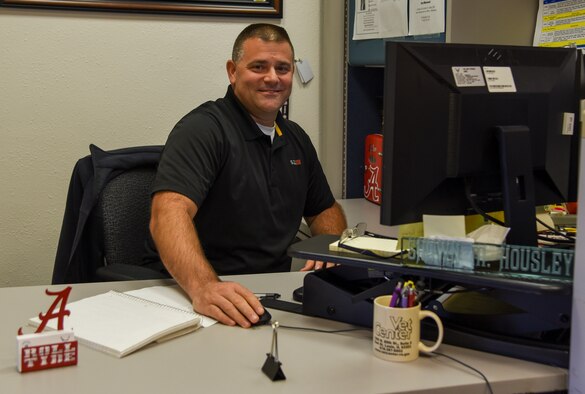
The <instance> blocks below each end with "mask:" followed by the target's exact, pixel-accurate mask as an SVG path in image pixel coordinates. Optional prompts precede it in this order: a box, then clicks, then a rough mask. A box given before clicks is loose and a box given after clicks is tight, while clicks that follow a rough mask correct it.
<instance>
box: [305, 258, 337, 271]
mask: <svg viewBox="0 0 585 394" xmlns="http://www.w3.org/2000/svg"><path fill="white" fill-rule="evenodd" d="M337 265H338V264H335V263H324V262H322V261H315V260H307V262H306V263H305V266H304V267H303V268H301V270H300V271H301V272H305V271H312V270H320V269H322V268H331V267H336V266H337Z"/></svg>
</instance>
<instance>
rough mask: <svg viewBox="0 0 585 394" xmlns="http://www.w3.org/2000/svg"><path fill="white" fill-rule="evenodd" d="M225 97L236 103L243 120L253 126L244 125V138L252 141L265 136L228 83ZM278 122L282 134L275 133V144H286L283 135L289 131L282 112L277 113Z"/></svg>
mask: <svg viewBox="0 0 585 394" xmlns="http://www.w3.org/2000/svg"><path fill="white" fill-rule="evenodd" d="M225 98H226V100H229V101H231V102H232V103H234V104H235V107H236V108H237V109H238V110H239V112H240V115H241V117H242V121H243V122H246V123H249V124H250V126H251V127H242V128H241V130H242V132H243V134H244V138H245V139H246V140H247V141H251V140H255V139H258V138H262V137H265V134H264V133H263V132H262V131H261V130H260V129H259V128H258V125H257V124H256V122H255V121H254V119H252V117H251V116H250V113H249V112H248V111H247V110H246V108H245V107H244V105H243V104H242V103H241V102H240V100H238V98H237V97H236V95H235V94H234V90H233V89H232V86H231V85H228V89H227V93H226V95H225ZM276 123H277V124H278V127H279V128H280V130H281V132H282V136H279V135H278V134H275V135H274V142H273V144H276V143H277V141H278V146H280V145H284V144H283V143H284V138H283V137H284V135H285V134H286V133H287V131H286V130H285V128H286V126H285V125H284V123H285V122H284V118H283V117H282V114H281V113H280V112H279V113H278V115H276Z"/></svg>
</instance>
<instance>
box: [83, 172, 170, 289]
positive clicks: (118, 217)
mask: <svg viewBox="0 0 585 394" xmlns="http://www.w3.org/2000/svg"><path fill="white" fill-rule="evenodd" d="M155 175H156V167H152V166H151V167H137V168H133V169H131V170H127V171H125V172H123V173H121V174H120V175H118V176H117V177H116V178H114V179H112V180H111V181H110V182H108V184H107V185H106V187H105V188H104V189H103V191H102V193H101V195H100V197H99V200H98V203H97V205H96V207H95V209H94V217H95V219H96V224H97V226H98V229H99V231H100V233H101V235H102V237H101V239H100V241H101V242H102V245H101V248H102V252H103V259H104V265H103V266H101V267H98V268H97V269H96V279H97V280H100V281H113V280H134V279H158V278H164V277H167V276H166V275H164V274H160V273H158V272H156V271H153V270H151V269H148V268H145V267H142V266H141V264H142V257H143V255H144V251H145V240H146V238H147V237H148V235H149V230H148V224H149V221H150V191H151V186H152V182H153V181H154V177H155Z"/></svg>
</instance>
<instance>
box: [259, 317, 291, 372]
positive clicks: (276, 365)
mask: <svg viewBox="0 0 585 394" xmlns="http://www.w3.org/2000/svg"><path fill="white" fill-rule="evenodd" d="M277 329H278V322H274V323H272V347H271V348H270V353H266V361H265V362H264V365H263V366H262V372H264V374H265V375H266V376H268V378H269V379H270V380H272V381H273V382H274V381H276V380H285V379H286V376H284V372H282V368H281V365H282V363H281V362H280V361H278V331H277Z"/></svg>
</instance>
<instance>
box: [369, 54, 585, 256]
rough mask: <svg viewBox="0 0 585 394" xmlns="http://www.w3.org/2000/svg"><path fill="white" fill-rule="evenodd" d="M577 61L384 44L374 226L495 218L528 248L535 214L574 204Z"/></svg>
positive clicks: (572, 57)
mask: <svg viewBox="0 0 585 394" xmlns="http://www.w3.org/2000/svg"><path fill="white" fill-rule="evenodd" d="M578 54H579V52H578V51H577V50H576V49H570V48H541V47H521V46H504V45H480V44H445V43H421V42H387V43H386V68H385V71H384V73H385V80H384V84H385V86H384V111H383V113H384V119H383V121H384V127H383V129H384V150H383V158H384V163H383V174H382V207H381V220H380V222H381V223H382V224H386V225H398V224H404V223H414V222H420V221H421V220H422V215H423V214H435V215H458V214H463V215H467V214H476V213H478V212H482V211H484V212H494V211H501V210H503V211H504V215H505V218H506V223H505V224H506V226H507V227H510V228H511V231H510V233H509V235H508V239H507V242H508V243H510V244H519V245H536V218H535V216H536V215H535V208H536V206H539V205H545V204H551V203H561V202H566V201H576V198H577V196H576V195H577V170H578V160H579V141H580V135H579V99H580V97H579V92H580V91H581V89H580V75H581V72H580V69H581V67H582V65H581V61H580V55H578Z"/></svg>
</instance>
